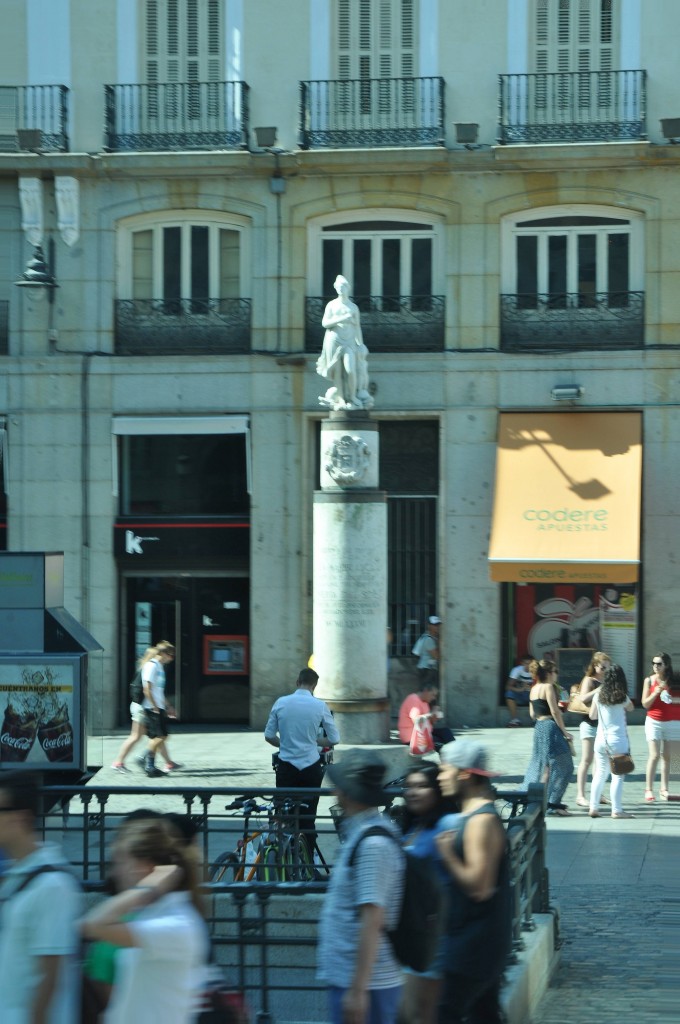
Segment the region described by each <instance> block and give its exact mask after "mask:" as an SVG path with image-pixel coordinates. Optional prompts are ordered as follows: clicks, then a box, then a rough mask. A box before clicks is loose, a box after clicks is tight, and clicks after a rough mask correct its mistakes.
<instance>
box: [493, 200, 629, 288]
mask: <svg viewBox="0 0 680 1024" xmlns="http://www.w3.org/2000/svg"><path fill="white" fill-rule="evenodd" d="M554 217H607V218H617V219H620V220H622V221H624V220H625V221H628V223H627V224H623V223H622V224H621V225H620V227H618V226H617V225H614V224H602V225H597V224H593V225H590V226H589V225H583V226H581V227H577V226H574V227H565V228H560V227H557V226H549V225H546V227H540V226H534V227H523V225H524V224H525V222H526V221H539V220H549V219H551V218H554ZM617 232H620V233H627V234H628V236H629V238H630V246H629V282H628V288H629V291H631V292H642V291H644V217H643V215H642V214H641V213H639V212H637V211H635V210H625V209H621V208H619V207H611V206H589V205H586V204H580V203H570V204H566V205H563V206H543V207H539V208H538V209H534V210H522V211H521V213H513V214H508V216H506V217H504V218H503V220H502V222H501V294H503V295H515V294H516V293H517V243H516V240H517V238H518V236H520V235H536V236H538V238H539V245H538V284H539V287H538V294H540V295H544V294H546V293H547V291H548V288H547V272H548V261H547V239H548V236H555V235H576V234H595V235H596V236H597V250H596V252H597V285H596V290H597V291H598V292H606V291H607V284H606V281H605V280H604V276H603V275H604V273H605V270H604V268H605V267H606V236H607V235H608V234H612V233H617ZM574 250H575V246H569V245H568V247H567V253H568V266H567V292H568V293H572V292H573V293H575V292H577V291H578V286H576V287H571V286H570V281H571V282H574V281H576V277H577V274H576V254H575V251H574ZM601 281H602V287H600V282H601ZM542 282H543V284H544V285H545V286H542Z"/></svg>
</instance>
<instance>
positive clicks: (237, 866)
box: [208, 850, 241, 882]
mask: <svg viewBox="0 0 680 1024" xmlns="http://www.w3.org/2000/svg"><path fill="white" fill-rule="evenodd" d="M240 871H241V862H240V860H239V859H238V857H237V856H236V854H235V853H234V852H233V851H231V850H230V851H229V852H228V853H221V854H220V855H219V857H218V858H217V860H216V861H215V863H214V864H213V865H212V867H211V868H210V872H209V874H208V881H209V882H240V881H241V879H240V878H239V877H238V876H239V873H240Z"/></svg>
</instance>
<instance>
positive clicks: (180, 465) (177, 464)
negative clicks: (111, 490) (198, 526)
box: [121, 434, 250, 516]
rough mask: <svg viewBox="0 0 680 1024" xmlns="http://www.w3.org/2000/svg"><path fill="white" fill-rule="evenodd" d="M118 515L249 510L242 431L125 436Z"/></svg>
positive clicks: (238, 512) (232, 512)
mask: <svg viewBox="0 0 680 1024" xmlns="http://www.w3.org/2000/svg"><path fill="white" fill-rule="evenodd" d="M122 451H123V458H122V462H123V469H122V474H123V480H122V482H121V484H122V485H121V513H122V515H158V516H207V515H234V514H244V513H246V512H248V510H249V507H250V505H249V498H248V492H247V480H246V449H245V438H244V435H243V434H226V435H221V434H220V435H217V436H214V435H208V434H199V435H186V436H185V435H175V434H171V435H154V436H141V437H138V436H131V437H127V438H125V439H124V444H123V446H122Z"/></svg>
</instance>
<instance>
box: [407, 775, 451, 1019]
mask: <svg viewBox="0 0 680 1024" xmlns="http://www.w3.org/2000/svg"><path fill="white" fill-rule="evenodd" d="M438 774H439V764H434V763H432V762H431V761H423V762H422V763H421V764H419V765H414V766H413V767H412V768H410V769H409V771H408V774H407V775H406V779H405V781H404V802H405V807H404V814H403V817H402V820H401V823H402V828H403V830H404V849H405V850H406V851H407V853H408V854H409V855H411V856H414V857H429V858H431V861H432V865H433V869H434V870H435V871H438V872H439V874H440V876H441V881H442V887H443V886H445V885H446V884H447V883H448V879H449V876H448V873H447V871H446V868H445V867H444V865H443V863H442V860H441V856H440V854H439V850H438V847H437V844H436V841H435V836H436V835H438V834H439V833H440V832H447V831H454V832H455V830H456V829H457V828H458V825H459V822H460V814H456V813H453V809H454V807H455V804H454V802H453V800H452V799H451V798H447V797H443V796H442V793H441V790H440V788H439V782H438V780H437V776H438ZM443 952H444V949H443V942H442V945H441V947H440V951H439V953H438V955H437V956H436V957H435V960H434V963H433V964H432V965H431V966H430V968H429V970H427V971H423V972H422V973H419V972H417V971H412V970H410V969H407V970H406V972H405V978H404V987H403V990H402V1002H401V1006H400V1008H399V1016H398V1021H399V1024H436V1020H437V1006H438V1003H439V996H440V993H441V987H442V979H443V977H444V970H443V959H442V958H443Z"/></svg>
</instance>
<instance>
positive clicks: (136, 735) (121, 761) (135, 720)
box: [111, 700, 146, 773]
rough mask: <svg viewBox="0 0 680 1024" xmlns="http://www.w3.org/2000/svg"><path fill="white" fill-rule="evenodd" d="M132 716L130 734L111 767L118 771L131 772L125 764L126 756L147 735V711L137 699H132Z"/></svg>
mask: <svg viewBox="0 0 680 1024" xmlns="http://www.w3.org/2000/svg"><path fill="white" fill-rule="evenodd" d="M130 718H131V720H132V725H131V726H130V735H129V736H128V738H127V739H126V740H125V741H124V742H123V745H122V747H121V748H120V750H119V751H118V757H117V758H116V760H115V761H114V762H113V764H112V765H111V767H112V768H113V769H114V770H115V771H117V772H123V773H126V772H129V771H130V769H129V768H128V767H127V765H126V764H125V758H126V757H127V756H128V754H129V753H130V751H131V750H132V748H133V747H136V746H137V744H138V743H139V741H140V740H141V739H143V737H144V736H146V711H145V710H144V708H143V707H142V705H141V704H137V702H136V701H134V700H133V701H130Z"/></svg>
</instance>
